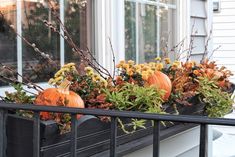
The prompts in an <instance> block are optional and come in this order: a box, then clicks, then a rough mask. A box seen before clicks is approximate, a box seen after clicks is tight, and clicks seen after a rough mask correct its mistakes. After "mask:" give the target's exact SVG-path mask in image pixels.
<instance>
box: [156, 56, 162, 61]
mask: <svg viewBox="0 0 235 157" xmlns="http://www.w3.org/2000/svg"><path fill="white" fill-rule="evenodd" d="M154 60H156V61H161V60H162V59H161V57H156V58H155V59H154Z"/></svg>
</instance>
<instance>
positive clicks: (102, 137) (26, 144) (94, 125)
mask: <svg viewBox="0 0 235 157" xmlns="http://www.w3.org/2000/svg"><path fill="white" fill-rule="evenodd" d="M193 126H195V125H193V124H187V125H186V124H176V123H175V124H174V125H173V124H169V125H167V126H161V136H160V137H161V140H163V139H165V138H167V137H170V136H172V135H176V134H177V133H179V132H182V131H184V130H186V129H189V128H191V127H193ZM77 129H78V137H77V145H78V148H77V153H78V156H84V157H85V156H99V155H97V154H101V155H100V156H102V157H104V156H109V153H108V149H109V139H110V123H105V122H102V121H100V120H99V119H98V118H96V117H94V116H90V115H86V116H83V117H82V118H81V119H79V120H78V126H77ZM40 138H41V139H40V145H41V148H40V152H41V157H53V156H60V157H61V156H63V157H64V156H69V152H70V133H67V134H63V135H61V134H59V131H58V126H57V124H56V123H55V122H54V121H41V131H40ZM151 143H152V126H151V122H150V121H148V122H147V123H146V129H138V130H137V131H136V132H134V133H133V134H125V133H124V132H123V131H122V130H121V129H118V136H117V146H118V148H117V151H118V154H119V155H125V154H127V153H130V152H133V151H136V150H138V149H141V148H143V147H145V146H148V145H150V144H151ZM7 156H8V157H18V156H24V157H32V156H33V120H31V119H27V118H23V117H19V116H17V115H14V114H8V116H7Z"/></svg>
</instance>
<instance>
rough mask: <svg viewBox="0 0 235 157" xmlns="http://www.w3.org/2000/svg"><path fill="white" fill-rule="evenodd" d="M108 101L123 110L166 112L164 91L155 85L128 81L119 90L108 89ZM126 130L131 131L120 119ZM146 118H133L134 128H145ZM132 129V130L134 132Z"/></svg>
mask: <svg viewBox="0 0 235 157" xmlns="http://www.w3.org/2000/svg"><path fill="white" fill-rule="evenodd" d="M105 93H106V94H107V101H108V102H110V103H112V104H113V105H114V108H115V109H117V110H121V111H124V110H125V111H139V112H145V113H164V111H163V110H162V103H163V100H162V99H161V95H162V91H158V90H156V89H155V88H153V87H140V86H138V85H134V84H129V83H126V84H125V85H124V86H123V87H121V88H120V89H118V90H117V91H109V90H106V91H105ZM119 123H120V124H121V128H122V129H123V131H124V132H126V133H130V132H129V131H127V130H126V129H125V126H124V125H123V124H122V122H121V120H119ZM144 124H145V120H136V119H132V123H130V124H127V126H128V127H130V126H132V130H133V131H135V130H136V129H137V128H144ZM133 131H132V132H133Z"/></svg>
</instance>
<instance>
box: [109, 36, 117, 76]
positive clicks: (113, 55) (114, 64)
mask: <svg viewBox="0 0 235 157" xmlns="http://www.w3.org/2000/svg"><path fill="white" fill-rule="evenodd" d="M109 44H110V47H111V52H112V57H113V78H114V76H115V71H116V63H115V60H116V59H115V54H114V50H113V45H112V42H111V39H110V38H109Z"/></svg>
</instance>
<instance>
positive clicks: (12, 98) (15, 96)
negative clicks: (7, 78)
mask: <svg viewBox="0 0 235 157" xmlns="http://www.w3.org/2000/svg"><path fill="white" fill-rule="evenodd" d="M12 86H13V87H14V89H15V90H16V91H15V92H12V93H9V92H5V94H6V97H5V99H4V101H7V102H14V103H20V104H32V103H33V101H34V96H29V95H27V93H26V91H25V90H24V89H23V87H22V84H20V83H17V84H12Z"/></svg>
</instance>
